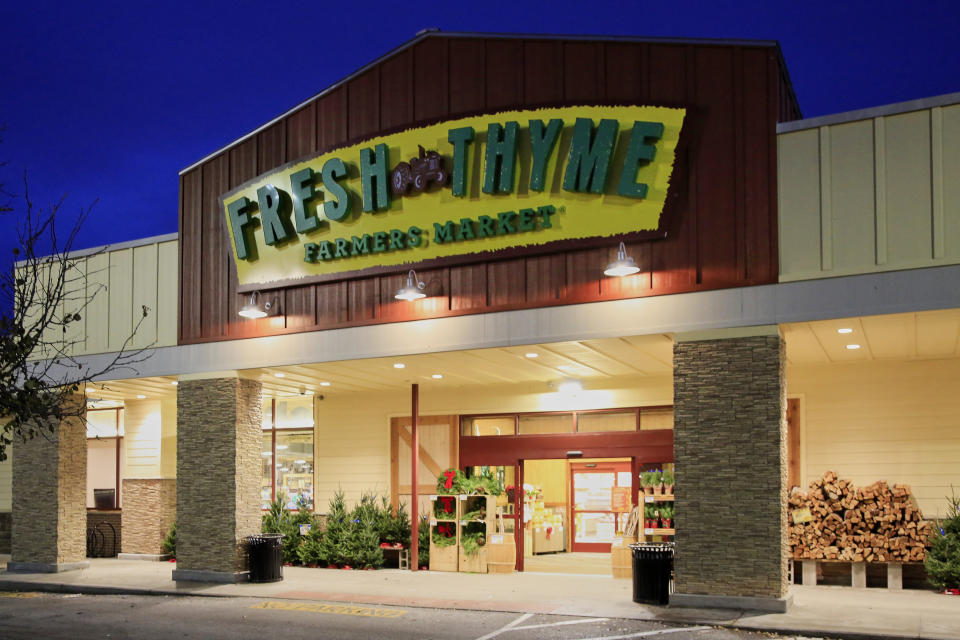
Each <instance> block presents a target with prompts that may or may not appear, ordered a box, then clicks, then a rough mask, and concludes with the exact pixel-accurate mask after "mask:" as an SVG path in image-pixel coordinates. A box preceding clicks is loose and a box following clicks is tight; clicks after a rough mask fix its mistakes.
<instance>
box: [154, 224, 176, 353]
mask: <svg viewBox="0 0 960 640" xmlns="http://www.w3.org/2000/svg"><path fill="white" fill-rule="evenodd" d="M156 314H157V345H158V346H163V347H166V346H170V345H174V344H177V242H176V241H175V240H171V241H169V242H161V243H160V245H159V246H158V247H157V311H156Z"/></svg>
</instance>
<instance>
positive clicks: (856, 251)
mask: <svg viewBox="0 0 960 640" xmlns="http://www.w3.org/2000/svg"><path fill="white" fill-rule="evenodd" d="M829 153H830V168H831V169H830V173H831V176H830V183H831V185H832V191H831V193H830V194H828V195H829V197H830V200H831V202H832V207H833V208H834V209H836V211H837V212H839V213H841V215H837V216H834V217H833V220H832V225H831V230H830V233H831V235H832V236H833V238H832V243H834V244H835V245H836V246H837V247H842V248H843V249H842V250H840V251H835V252H834V267H835V268H836V269H839V270H840V271H844V270H846V269H850V268H853V267H856V265H860V264H870V263H871V262H872V261H873V260H874V259H875V257H876V238H875V236H874V234H873V233H871V231H872V230H873V228H874V212H875V204H874V201H873V192H874V178H873V126H872V123H871V122H870V121H869V120H868V121H865V122H851V123H848V124H844V125H840V126H835V127H831V131H830V149H829Z"/></svg>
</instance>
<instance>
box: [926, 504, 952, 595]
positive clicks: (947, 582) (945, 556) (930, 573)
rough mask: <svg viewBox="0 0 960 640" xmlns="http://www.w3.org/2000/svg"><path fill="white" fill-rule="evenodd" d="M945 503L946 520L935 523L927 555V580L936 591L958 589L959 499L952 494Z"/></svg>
mask: <svg viewBox="0 0 960 640" xmlns="http://www.w3.org/2000/svg"><path fill="white" fill-rule="evenodd" d="M951 494H952V492H951ZM947 502H948V505H949V506H948V507H947V518H946V520H942V521H940V522H938V523H937V524H938V525H939V526H938V527H937V529H939V531H938V532H937V533H936V534H935V535H934V538H933V542H932V543H931V545H930V552H929V553H928V554H927V560H926V568H927V578H928V579H929V580H930V584H932V585H933V586H935V587H936V588H937V589H960V498H958V497H957V496H956V495H955V494H952V495H951V496H950V497H949V498H947Z"/></svg>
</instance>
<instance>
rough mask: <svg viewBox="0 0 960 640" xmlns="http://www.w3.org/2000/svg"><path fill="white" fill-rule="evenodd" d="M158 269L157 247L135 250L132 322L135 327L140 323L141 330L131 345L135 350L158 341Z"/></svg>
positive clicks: (150, 246) (145, 246) (151, 246)
mask: <svg viewBox="0 0 960 640" xmlns="http://www.w3.org/2000/svg"><path fill="white" fill-rule="evenodd" d="M158 267H159V255H158V251H157V245H155V244H145V245H143V246H142V247H134V248H133V300H132V304H131V316H132V317H131V322H132V324H133V326H134V327H136V326H137V323H140V328H139V329H137V333H136V334H135V335H134V336H133V341H132V343H131V344H132V346H133V347H135V348H142V347H146V346H149V345H152V344H154V343H156V341H157V318H158V316H157V296H158V292H159V288H158V285H159V278H158ZM143 307H146V308H147V317H146V318H143ZM141 319H142V322H141Z"/></svg>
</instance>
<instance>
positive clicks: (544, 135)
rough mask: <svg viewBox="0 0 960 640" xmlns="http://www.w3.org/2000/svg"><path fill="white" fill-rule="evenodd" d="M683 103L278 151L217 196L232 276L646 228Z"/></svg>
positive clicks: (250, 277) (548, 112) (502, 120)
mask: <svg viewBox="0 0 960 640" xmlns="http://www.w3.org/2000/svg"><path fill="white" fill-rule="evenodd" d="M684 115H685V112H684V110H683V109H668V108H664V107H629V106H623V107H596V106H594V107H591V106H583V107H565V108H557V109H537V110H528V111H509V112H502V113H497V114H491V115H485V116H477V117H471V118H463V119H460V120H454V121H448V122H443V123H439V124H434V125H431V126H427V127H421V128H417V129H410V130H407V131H404V132H402V133H397V134H393V135H390V136H385V137H380V138H373V139H370V140H367V141H365V142H362V143H360V144H357V145H354V146H351V147H346V148H341V149H338V150H336V151H332V152H329V153H325V154H323V155H319V156H316V157H313V158H309V159H306V160H302V161H298V162H295V163H292V164H289V165H286V166H284V167H281V168H279V169H276V170H274V171H271V172H270V173H267V174H264V175H262V176H259V177H258V178H255V179H254V180H252V181H250V182H248V183H247V184H245V185H242V186H241V187H239V188H237V189H234V190H233V191H231V192H229V193H227V194H225V195H224V196H223V197H222V198H221V202H222V205H223V213H224V215H225V216H226V221H227V229H228V230H229V235H230V241H231V244H232V246H233V250H234V257H235V258H236V264H237V274H238V276H239V282H240V286H241V290H249V289H252V288H255V287H256V286H258V285H270V284H274V285H278V284H281V283H283V284H286V283H293V282H297V281H309V280H314V279H328V278H330V277H334V276H336V275H337V274H341V273H344V272H356V271H362V270H364V269H370V268H375V267H390V266H400V265H407V264H410V263H419V262H423V261H425V260H432V259H439V258H445V257H451V256H457V255H463V254H477V253H482V252H490V251H498V250H502V249H509V248H513V247H523V246H530V245H543V244H547V243H551V242H556V241H559V240H576V239H583V238H593V237H608V236H618V235H623V234H627V233H632V232H637V231H653V230H656V229H657V228H658V225H659V221H660V215H661V213H662V211H663V206H664V202H665V200H666V195H667V188H668V186H669V181H670V176H671V173H672V171H673V165H674V160H675V149H676V144H677V140H678V138H679V136H680V129H681V127H682V126H683V119H684Z"/></svg>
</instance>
